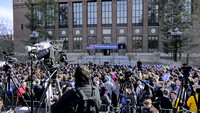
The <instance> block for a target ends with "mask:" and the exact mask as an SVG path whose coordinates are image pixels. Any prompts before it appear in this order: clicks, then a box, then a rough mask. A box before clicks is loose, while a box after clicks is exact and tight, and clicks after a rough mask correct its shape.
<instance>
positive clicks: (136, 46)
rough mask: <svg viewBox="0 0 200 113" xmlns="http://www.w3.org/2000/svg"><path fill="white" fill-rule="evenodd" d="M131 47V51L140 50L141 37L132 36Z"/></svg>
mask: <svg viewBox="0 0 200 113" xmlns="http://www.w3.org/2000/svg"><path fill="white" fill-rule="evenodd" d="M132 45H133V50H142V37H141V36H134V37H133V44H132Z"/></svg>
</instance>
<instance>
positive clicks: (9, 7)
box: [0, 0, 13, 23]
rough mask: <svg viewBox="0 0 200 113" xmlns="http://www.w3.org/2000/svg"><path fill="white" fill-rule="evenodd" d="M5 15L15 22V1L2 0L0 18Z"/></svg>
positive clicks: (0, 1)
mask: <svg viewBox="0 0 200 113" xmlns="http://www.w3.org/2000/svg"><path fill="white" fill-rule="evenodd" d="M1 17H4V18H6V19H8V20H10V21H11V22H12V23H13V2H12V0H0V18H1Z"/></svg>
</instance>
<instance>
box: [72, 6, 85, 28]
mask: <svg viewBox="0 0 200 113" xmlns="http://www.w3.org/2000/svg"><path fill="white" fill-rule="evenodd" d="M82 14H83V10H82V3H73V18H74V21H73V24H74V28H80V27H82V25H83V15H82Z"/></svg>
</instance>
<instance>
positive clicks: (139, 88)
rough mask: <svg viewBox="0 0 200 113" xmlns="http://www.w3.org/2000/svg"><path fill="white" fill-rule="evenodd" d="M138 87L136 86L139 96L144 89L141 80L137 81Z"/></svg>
mask: <svg viewBox="0 0 200 113" xmlns="http://www.w3.org/2000/svg"><path fill="white" fill-rule="evenodd" d="M137 85H138V86H137V88H136V94H137V96H138V97H139V96H140V94H141V93H142V90H143V89H144V87H143V86H142V83H141V82H140V81H138V82H137Z"/></svg>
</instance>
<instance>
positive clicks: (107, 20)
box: [102, 1, 112, 27]
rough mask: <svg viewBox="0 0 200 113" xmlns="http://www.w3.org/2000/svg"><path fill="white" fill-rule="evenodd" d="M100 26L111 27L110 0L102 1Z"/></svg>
mask: <svg viewBox="0 0 200 113" xmlns="http://www.w3.org/2000/svg"><path fill="white" fill-rule="evenodd" d="M102 27H112V1H103V2H102Z"/></svg>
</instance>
